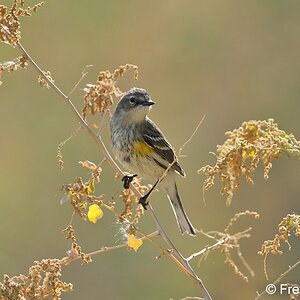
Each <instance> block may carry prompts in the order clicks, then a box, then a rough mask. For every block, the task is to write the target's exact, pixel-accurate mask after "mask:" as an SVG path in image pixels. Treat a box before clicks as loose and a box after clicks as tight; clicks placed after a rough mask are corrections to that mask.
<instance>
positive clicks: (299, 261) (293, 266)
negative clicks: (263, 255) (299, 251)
mask: <svg viewBox="0 0 300 300" xmlns="http://www.w3.org/2000/svg"><path fill="white" fill-rule="evenodd" d="M299 265H300V260H298V261H297V262H296V263H295V264H293V265H292V266H289V268H288V269H287V270H286V271H285V272H283V273H282V274H281V275H280V276H279V277H278V278H277V279H276V280H275V281H274V282H273V285H276V284H277V283H279V282H280V281H281V280H282V279H283V277H285V276H286V275H287V274H288V273H289V272H291V271H292V270H293V269H295V268H296V267H297V266H299ZM265 294H266V290H264V291H263V292H261V293H259V292H257V297H256V298H255V300H258V299H260V298H261V297H262V296H263V295H265Z"/></svg>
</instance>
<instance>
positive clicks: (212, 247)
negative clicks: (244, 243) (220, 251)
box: [186, 238, 228, 261]
mask: <svg viewBox="0 0 300 300" xmlns="http://www.w3.org/2000/svg"><path fill="white" fill-rule="evenodd" d="M227 240H228V238H224V239H222V240H219V241H217V242H216V243H215V244H213V245H211V246H207V247H205V248H203V249H202V250H200V251H199V252H196V253H193V254H192V255H190V256H189V257H188V258H187V259H186V260H187V261H190V260H191V259H193V258H195V257H197V256H199V255H203V254H204V253H206V252H207V251H210V250H211V249H214V248H217V247H219V246H221V245H223V244H226V242H227Z"/></svg>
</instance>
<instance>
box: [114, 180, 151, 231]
mask: <svg viewBox="0 0 300 300" xmlns="http://www.w3.org/2000/svg"><path fill="white" fill-rule="evenodd" d="M133 185H134V186H135V187H136V189H137V190H138V191H139V192H140V193H141V194H142V195H144V194H146V193H147V192H148V191H149V190H150V188H151V185H147V186H146V185H141V181H140V178H136V179H135V180H134V181H133ZM119 197H120V198H121V199H122V201H123V202H124V204H125V207H124V210H123V212H122V213H121V214H120V221H122V219H123V218H125V219H126V220H129V221H130V222H131V224H132V225H133V226H136V225H137V224H138V223H139V220H140V218H141V217H142V216H143V214H144V208H143V206H142V205H140V204H139V198H138V197H137V196H136V195H135V194H134V192H133V191H132V190H131V189H124V190H123V191H122V193H121V194H120V195H119Z"/></svg>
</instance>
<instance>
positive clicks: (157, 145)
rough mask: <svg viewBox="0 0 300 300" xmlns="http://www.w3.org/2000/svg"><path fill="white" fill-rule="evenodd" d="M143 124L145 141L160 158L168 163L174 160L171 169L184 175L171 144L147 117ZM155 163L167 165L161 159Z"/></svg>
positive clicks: (165, 166)
mask: <svg viewBox="0 0 300 300" xmlns="http://www.w3.org/2000/svg"><path fill="white" fill-rule="evenodd" d="M144 124H145V126H146V128H145V130H143V132H146V133H145V134H144V135H143V138H144V140H145V142H146V143H147V144H148V145H149V146H150V147H151V148H152V149H153V150H154V152H155V153H156V154H158V155H159V156H160V157H161V158H162V160H166V161H167V162H168V163H169V164H171V163H173V162H174V161H175V162H174V163H173V165H172V169H174V170H175V171H177V172H178V173H179V174H180V175H182V176H185V173H184V171H183V170H182V168H181V166H180V165H179V163H178V161H177V157H176V156H175V153H174V151H173V149H172V146H171V144H170V143H169V142H168V141H167V140H166V139H165V137H164V136H163V134H162V132H161V131H160V130H159V129H158V127H157V126H156V125H155V124H154V123H153V122H152V121H151V120H150V119H147V120H146V122H145V123H144ZM157 163H158V164H159V165H160V166H161V167H164V168H165V169H166V168H167V167H168V165H167V164H166V165H164V164H162V163H161V161H159V162H158V161H157Z"/></svg>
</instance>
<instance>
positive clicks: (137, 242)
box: [127, 234, 143, 252]
mask: <svg viewBox="0 0 300 300" xmlns="http://www.w3.org/2000/svg"><path fill="white" fill-rule="evenodd" d="M127 243H128V247H130V248H132V249H134V251H135V252H136V251H137V250H138V249H139V248H140V247H141V246H142V245H143V241H142V240H141V239H137V238H136V237H135V236H134V235H133V234H130V235H129V236H128V241H127Z"/></svg>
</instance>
